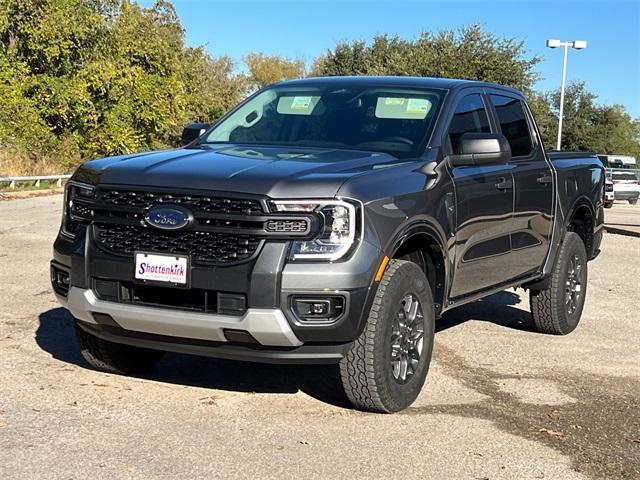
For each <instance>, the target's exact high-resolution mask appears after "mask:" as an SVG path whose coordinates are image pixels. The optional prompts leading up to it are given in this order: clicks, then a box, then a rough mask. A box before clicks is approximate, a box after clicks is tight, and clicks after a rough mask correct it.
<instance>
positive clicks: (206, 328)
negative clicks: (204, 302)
mask: <svg viewBox="0 0 640 480" xmlns="http://www.w3.org/2000/svg"><path fill="white" fill-rule="evenodd" d="M58 299H59V300H60V301H61V303H62V304H63V305H65V306H66V307H67V308H68V309H69V310H70V311H71V313H72V315H73V316H74V317H75V318H76V319H78V320H81V321H83V322H85V323H89V324H98V323H99V322H97V321H96V319H95V316H94V315H95V314H104V315H108V316H109V317H111V318H112V319H113V321H114V322H115V324H116V325H118V326H119V327H121V328H122V329H123V330H126V331H133V332H141V333H151V334H157V335H164V336H167V337H183V338H192V339H197V340H207V341H213V342H226V341H227V338H226V336H225V333H224V332H225V330H244V331H246V332H248V333H250V334H251V336H252V337H253V338H255V339H256V340H257V341H258V343H259V344H260V345H263V346H276V347H287V348H290V347H299V346H301V345H302V341H301V340H300V339H299V338H298V337H297V336H296V335H295V333H294V332H293V330H292V329H291V326H290V325H289V322H288V321H287V319H286V318H285V316H284V313H283V312H282V310H279V309H277V308H249V309H248V310H247V311H246V312H245V313H244V315H242V316H232V315H220V314H209V313H200V312H185V311H179V310H171V309H166V308H157V307H146V306H138V305H128V304H122V303H117V302H107V301H104V300H100V299H99V298H97V297H96V296H95V295H94V293H93V292H92V291H91V290H85V289H82V288H78V287H71V289H70V290H69V294H68V296H67V298H66V299H65V298H62V297H60V296H58Z"/></svg>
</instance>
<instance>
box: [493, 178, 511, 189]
mask: <svg viewBox="0 0 640 480" xmlns="http://www.w3.org/2000/svg"><path fill="white" fill-rule="evenodd" d="M495 187H496V188H497V189H498V190H510V189H512V188H513V182H512V181H511V180H507V179H506V178H504V177H500V178H499V179H498V183H496V185H495Z"/></svg>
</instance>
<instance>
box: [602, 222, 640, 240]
mask: <svg viewBox="0 0 640 480" xmlns="http://www.w3.org/2000/svg"><path fill="white" fill-rule="evenodd" d="M604 229H605V230H606V231H607V233H614V234H616V235H624V236H626V237H637V238H640V227H638V231H635V230H628V229H626V228H620V227H610V226H609V225H605V226H604Z"/></svg>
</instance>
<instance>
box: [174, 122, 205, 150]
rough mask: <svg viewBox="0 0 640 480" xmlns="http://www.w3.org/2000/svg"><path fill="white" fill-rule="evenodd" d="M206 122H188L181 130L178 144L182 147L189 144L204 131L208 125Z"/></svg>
mask: <svg viewBox="0 0 640 480" xmlns="http://www.w3.org/2000/svg"><path fill="white" fill-rule="evenodd" d="M210 126H211V125H209V124H208V123H190V124H189V125H187V126H186V127H184V129H183V130H182V137H180V146H181V147H184V146H185V145H189V144H190V143H191V142H193V141H194V140H195V139H196V138H198V137H199V136H200V135H202V134H203V133H204V132H206V131H207V130H208V129H209V127H210Z"/></svg>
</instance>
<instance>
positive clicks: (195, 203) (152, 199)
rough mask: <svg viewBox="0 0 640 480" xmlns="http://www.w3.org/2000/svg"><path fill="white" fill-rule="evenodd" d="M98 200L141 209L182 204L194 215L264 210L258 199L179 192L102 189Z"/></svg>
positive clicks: (248, 213) (240, 213)
mask: <svg viewBox="0 0 640 480" xmlns="http://www.w3.org/2000/svg"><path fill="white" fill-rule="evenodd" d="M97 200H98V202H99V203H102V204H106V205H113V206H117V207H132V208H136V209H141V210H145V209H148V208H151V207H152V206H154V205H158V204H162V203H168V204H173V205H182V206H185V207H188V208H189V209H190V210H192V211H193V213H194V215H197V214H198V213H221V214H228V215H233V214H237V215H256V214H260V213H262V211H263V210H262V207H261V205H260V202H259V201H257V200H248V199H237V198H225V197H222V198H220V197H212V196H204V195H188V194H179V193H154V192H133V191H118V190H101V191H99V192H98V197H97Z"/></svg>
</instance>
